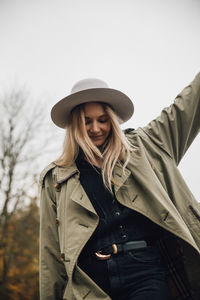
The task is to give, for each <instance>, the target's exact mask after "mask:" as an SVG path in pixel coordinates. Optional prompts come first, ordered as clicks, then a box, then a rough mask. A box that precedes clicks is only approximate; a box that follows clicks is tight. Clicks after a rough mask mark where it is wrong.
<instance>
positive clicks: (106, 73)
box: [0, 0, 200, 201]
mask: <svg viewBox="0 0 200 300" xmlns="http://www.w3.org/2000/svg"><path fill="white" fill-rule="evenodd" d="M199 30H200V1H199V0H138V1H134V0H65V1H64V0H0V41H1V46H0V90H1V91H6V90H8V89H9V87H10V86H13V85H14V84H17V85H24V84H25V85H26V87H27V89H28V90H29V91H30V93H31V94H32V95H33V96H34V97H35V99H38V98H40V99H41V101H46V100H47V101H48V103H49V105H47V106H48V107H47V112H46V113H47V114H49V111H50V108H51V106H52V105H53V104H54V103H55V102H57V101H58V100H60V99H61V98H63V97H64V96H66V95H67V94H68V93H69V92H70V89H71V87H72V85H73V84H74V83H75V82H76V81H78V80H80V79H83V78H86V77H97V78H101V79H103V80H105V81H107V83H108V84H109V86H110V87H112V88H116V89H119V90H121V91H123V92H124V93H126V94H127V95H128V96H129V97H130V98H131V99H132V100H133V102H134V105H135V114H134V117H133V118H132V119H131V121H129V122H127V123H126V124H125V126H123V127H134V128H137V127H138V126H143V125H146V124H147V123H148V122H149V121H150V120H151V119H153V118H154V117H156V116H157V115H158V114H159V113H160V111H161V109H162V108H164V107H165V106H168V105H170V104H171V102H172V101H173V99H174V98H175V96H176V95H177V94H178V93H179V92H180V91H181V90H182V89H183V88H184V87H185V86H186V85H187V84H188V83H189V82H190V81H192V79H193V78H194V76H195V75H196V73H197V72H199V71H200V33H199V32H200V31H199ZM30 105H31V103H30ZM49 122H51V121H50V119H49ZM61 131H62V130H61V129H58V130H57V133H58V137H59V135H61ZM55 142H56V141H55ZM59 143H60V141H59V138H58V144H59ZM199 149H200V137H199V136H198V137H197V138H196V140H195V142H194V143H193V145H192V146H191V147H190V149H189V151H188V152H187V154H186V156H185V158H184V159H183V160H182V162H181V164H180V170H181V172H182V174H183V176H184V178H185V179H186V181H187V183H188V185H189V187H190V188H191V190H192V192H193V194H194V195H195V196H196V198H197V199H198V200H199V201H200V187H199V163H200V159H199ZM55 157H57V153H56V154H55V156H54V158H55ZM52 159H53V158H52ZM45 163H46V162H45ZM43 167H44V161H41V169H42V168H43Z"/></svg>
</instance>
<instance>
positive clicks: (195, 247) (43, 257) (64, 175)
mask: <svg viewBox="0 0 200 300" xmlns="http://www.w3.org/2000/svg"><path fill="white" fill-rule="evenodd" d="M199 127H200V74H198V75H197V76H196V77H195V79H194V80H193V82H192V83H191V84H190V85H189V86H187V87H186V88H185V89H184V90H183V91H182V92H181V93H180V94H179V95H178V96H177V97H176V99H175V101H174V103H173V104H172V105H171V106H170V107H168V108H165V109H164V110H163V111H162V113H161V115H160V116H159V117H158V118H157V119H155V120H153V121H152V122H151V123H149V124H148V126H146V127H144V128H139V129H137V130H132V129H128V130H126V131H125V134H126V136H127V138H128V140H129V141H130V142H131V144H132V145H133V149H134V150H133V152H132V154H131V159H130V162H129V163H128V165H127V167H126V169H125V170H124V172H123V170H122V167H121V165H120V164H116V166H115V168H114V179H115V181H116V182H118V185H116V186H115V193H116V198H117V200H118V201H119V202H120V203H122V204H123V205H125V206H127V207H129V208H131V209H133V210H136V211H138V212H140V213H141V214H143V215H145V216H146V217H148V218H149V219H151V220H152V221H153V222H155V223H156V224H158V225H159V226H161V227H163V228H164V229H165V230H166V232H168V233H171V234H169V239H168V240H167V242H166V241H164V242H162V241H161V246H163V245H164V246H163V249H164V250H163V253H164V255H165V253H166V256H167V255H169V259H172V261H174V263H175V262H176V261H178V257H180V258H181V260H179V261H181V264H180V265H181V268H182V269H181V272H180V273H181V274H179V275H181V276H182V277H183V274H184V279H183V284H182V283H181V284H182V286H181V284H179V292H177V290H176V288H174V286H176V285H178V284H177V282H178V280H177V279H176V278H177V277H176V274H175V273H176V271H175V272H174V274H175V276H174V274H173V271H172V272H171V273H170V271H169V274H168V275H169V277H171V278H169V282H170V280H171V283H170V286H171V290H172V299H200V209H199V203H198V202H197V201H196V200H195V199H194V197H193V195H192V193H191V192H190V190H189V189H188V187H187V186H186V184H185V182H184V180H183V178H182V176H181V175H180V173H179V170H178V169H177V165H178V164H179V162H180V160H181V158H182V157H183V155H184V154H185V152H186V150H187V149H188V147H189V146H190V145H191V143H192V141H193V140H194V138H195V136H196V135H197V134H198V131H199ZM197 163H198V162H197ZM40 184H41V227H40V237H41V239H40V296H41V298H40V299H41V300H55V299H59V300H60V299H63V298H64V299H68V300H81V299H86V300H96V299H102V300H103V299H104V300H106V299H107V300H108V299H110V297H109V296H108V295H107V294H106V293H105V292H104V291H102V290H101V288H100V287H98V286H97V285H96V284H95V283H94V282H93V281H92V279H91V278H89V277H88V276H87V274H85V273H84V272H83V270H81V269H80V267H79V266H78V263H77V261H78V257H79V255H80V253H81V251H82V249H83V247H84V245H85V244H86V242H87V241H88V239H89V238H90V236H91V235H92V233H93V232H94V231H95V228H96V227H97V225H98V221H99V218H98V215H97V213H96V211H95V210H94V208H93V206H92V204H91V202H90V200H89V199H88V197H87V195H86V193H85V191H84V189H83V188H82V186H81V184H80V181H79V171H78V170H77V167H76V164H75V163H74V164H73V165H71V166H70V167H67V168H64V167H57V166H55V164H53V163H52V164H50V165H49V166H48V167H47V168H46V169H45V170H44V171H43V172H42V174H41V177H40ZM169 264H170V263H169ZM172 269H173V268H172ZM177 272H178V271H177ZM184 280H185V281H184ZM175 281H177V282H175ZM186 282H187V283H186ZM173 285H174V286H173ZM186 286H187V292H188V293H189V294H188V295H190V296H188V297H189V298H187V297H186V296H184V295H186V293H187V292H186ZM173 289H174V290H173ZM181 289H182V294H181ZM184 289H185V291H184ZM190 292H191V293H192V294H190ZM178 295H179V296H178ZM191 295H193V296H191Z"/></svg>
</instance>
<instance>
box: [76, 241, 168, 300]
mask: <svg viewBox="0 0 200 300" xmlns="http://www.w3.org/2000/svg"><path fill="white" fill-rule="evenodd" d="M82 262H83V261H82ZM80 266H81V267H82V268H83V269H84V270H85V272H86V273H87V274H88V275H89V276H90V277H91V278H92V279H93V280H94V281H95V282H96V283H97V284H98V285H99V286H100V287H101V288H102V289H103V290H104V291H105V292H106V293H107V294H108V295H109V296H110V297H111V299H112V300H148V299H149V300H169V299H170V293H169V287H168V284H167V280H166V271H165V266H164V264H163V262H162V259H161V255H160V252H159V250H158V248H157V247H154V246H153V247H147V248H145V249H138V250H132V251H129V252H125V253H120V254H116V255H112V256H111V258H109V259H108V260H106V261H99V260H97V259H96V258H95V257H92V258H91V257H90V258H88V259H86V260H85V259H84V263H81V264H80Z"/></svg>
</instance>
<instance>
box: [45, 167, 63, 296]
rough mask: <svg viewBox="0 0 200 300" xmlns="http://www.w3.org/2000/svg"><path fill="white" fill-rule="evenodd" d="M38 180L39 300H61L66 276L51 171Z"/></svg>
mask: <svg viewBox="0 0 200 300" xmlns="http://www.w3.org/2000/svg"><path fill="white" fill-rule="evenodd" d="M40 178H41V179H40V188H41V196H40V300H61V299H63V297H62V296H63V293H64V288H65V286H66V283H67V275H66V271H65V267H64V264H63V262H62V261H61V260H60V248H59V240H58V229H57V225H56V200H55V192H54V188H53V185H54V184H53V179H52V171H50V172H48V174H47V175H46V176H44V174H43V175H41V177H40Z"/></svg>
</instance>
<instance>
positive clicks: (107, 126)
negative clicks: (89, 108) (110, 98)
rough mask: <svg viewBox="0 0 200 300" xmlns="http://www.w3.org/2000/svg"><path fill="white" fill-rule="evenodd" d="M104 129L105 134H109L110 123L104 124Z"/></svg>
mask: <svg viewBox="0 0 200 300" xmlns="http://www.w3.org/2000/svg"><path fill="white" fill-rule="evenodd" d="M105 131H106V132H107V134H108V135H109V133H110V131H111V125H110V124H107V125H106V128H105Z"/></svg>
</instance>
